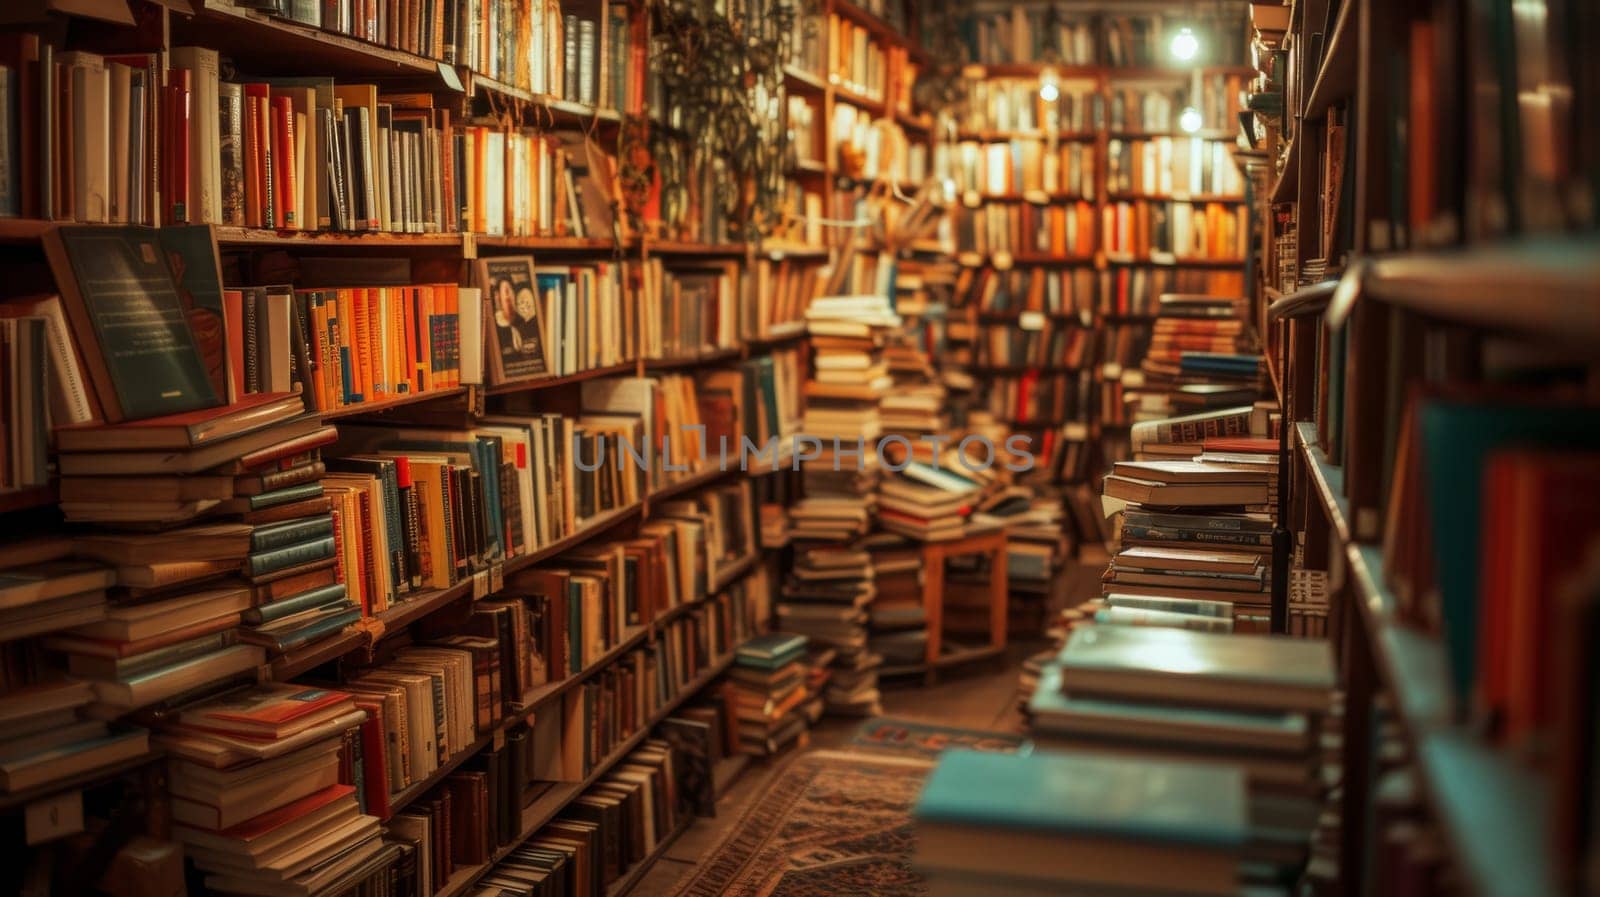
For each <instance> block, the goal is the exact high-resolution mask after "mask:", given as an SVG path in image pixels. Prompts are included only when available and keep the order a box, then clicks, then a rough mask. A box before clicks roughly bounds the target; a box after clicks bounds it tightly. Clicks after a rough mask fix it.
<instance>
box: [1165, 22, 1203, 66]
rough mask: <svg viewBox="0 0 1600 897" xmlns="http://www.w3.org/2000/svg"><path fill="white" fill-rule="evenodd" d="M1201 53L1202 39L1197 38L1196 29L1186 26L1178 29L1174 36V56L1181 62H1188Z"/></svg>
mask: <svg viewBox="0 0 1600 897" xmlns="http://www.w3.org/2000/svg"><path fill="white" fill-rule="evenodd" d="M1199 52H1200V38H1198V37H1196V36H1195V33H1194V29H1192V28H1190V27H1188V26H1187V25H1185V26H1184V27H1183V28H1180V29H1178V33H1177V34H1174V35H1173V36H1172V56H1173V58H1174V59H1177V60H1179V61H1180V62H1188V61H1189V60H1191V59H1193V58H1194V57H1195V54H1197V53H1199Z"/></svg>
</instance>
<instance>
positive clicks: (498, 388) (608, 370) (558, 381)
mask: <svg viewBox="0 0 1600 897" xmlns="http://www.w3.org/2000/svg"><path fill="white" fill-rule="evenodd" d="M635 370H637V368H636V367H635V365H634V363H633V362H631V361H625V362H623V363H622V364H614V365H610V366H609V367H603V368H590V369H589V370H587V371H579V372H578V373H576V374H568V375H566V376H565V377H547V378H545V379H543V380H529V381H526V382H523V383H499V384H496V385H494V386H490V387H488V388H487V389H485V390H484V392H485V393H486V394H488V395H491V396H503V395H510V394H511V393H520V392H539V391H541V390H546V389H555V388H557V387H561V386H570V385H572V384H574V383H582V382H583V381H585V380H595V379H598V378H600V377H628V376H632V375H633V373H634V371H635Z"/></svg>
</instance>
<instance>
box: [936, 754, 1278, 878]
mask: <svg viewBox="0 0 1600 897" xmlns="http://www.w3.org/2000/svg"><path fill="white" fill-rule="evenodd" d="M913 817H914V825H915V828H916V851H915V853H914V854H913V856H912V866H913V868H915V869H916V870H917V871H918V872H919V873H921V874H922V876H923V877H924V878H926V879H927V880H928V883H929V886H930V890H931V891H932V893H935V894H948V895H958V897H968V895H970V897H979V895H989V894H1000V893H1004V894H1017V895H1025V897H1045V895H1050V894H1111V893H1116V894H1129V895H1132V894H1184V895H1195V897H1199V895H1216V897H1223V895H1234V894H1238V893H1239V892H1240V891H1239V886H1240V880H1239V879H1240V877H1239V865H1240V862H1239V861H1240V856H1241V850H1242V848H1244V846H1245V844H1246V842H1247V839H1248V836H1249V828H1248V812H1247V806H1246V800H1245V783H1244V776H1243V775H1242V774H1241V773H1240V772H1239V770H1238V769H1237V768H1234V767H1230V766H1226V765H1222V764H1214V765H1212V764H1198V763H1184V762H1162V761H1155V760H1147V759H1143V758H1130V757H1124V756H1121V755H1118V754H1113V753H1090V752H1071V753H1058V752H1052V751H1034V752H1031V753H1018V754H1012V753H984V752H978V751H965V750H951V751H946V752H944V753H943V754H941V755H940V757H939V763H938V766H936V767H935V768H934V770H933V774H932V775H930V776H929V777H928V782H927V784H926V785H925V786H924V787H923V789H922V794H921V796H920V797H919V798H918V800H917V806H916V809H915V810H914V811H913Z"/></svg>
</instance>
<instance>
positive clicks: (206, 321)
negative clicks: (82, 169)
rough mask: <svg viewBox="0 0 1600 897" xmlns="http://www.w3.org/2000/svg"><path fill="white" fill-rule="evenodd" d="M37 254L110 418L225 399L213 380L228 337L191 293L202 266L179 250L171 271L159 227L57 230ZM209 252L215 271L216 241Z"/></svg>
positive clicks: (162, 412)
mask: <svg viewBox="0 0 1600 897" xmlns="http://www.w3.org/2000/svg"><path fill="white" fill-rule="evenodd" d="M44 249H45V255H46V257H48V258H49V260H50V268H51V271H52V272H53V273H54V275H55V280H56V285H57V287H58V288H59V289H60V291H61V300H62V306H63V308H64V309H65V310H66V313H67V320H68V321H69V322H71V324H72V331H73V338H74V340H75V341H76V342H77V344H78V347H79V349H80V350H81V351H82V353H83V356H84V363H85V365H86V366H87V367H88V369H89V376H90V380H91V382H92V383H93V384H94V389H95V394H96V395H97V396H98V397H99V398H100V404H101V408H102V411H103V413H104V414H105V416H106V419H107V420H108V421H109V422H112V423H117V422H119V421H123V420H141V419H143V418H148V417H159V416H161V415H166V414H181V413H183V412H187V411H197V410H200V409H203V408H214V407H216V406H217V405H220V404H222V403H223V402H224V401H225V400H226V398H227V397H226V394H220V395H219V394H218V392H217V389H216V387H215V386H214V385H213V381H212V377H211V373H212V370H213V369H214V368H216V367H217V366H218V365H219V364H221V365H224V366H225V364H226V354H225V353H226V343H227V338H226V335H225V334H226V331H225V328H224V327H223V323H222V320H221V318H220V316H219V315H217V314H216V313H215V311H214V310H213V309H212V308H211V307H209V306H208V305H207V303H206V302H205V301H201V300H203V299H204V298H205V297H204V296H199V295H197V294H196V293H195V292H194V291H193V290H194V289H195V288H196V287H198V286H199V284H200V282H203V281H207V278H205V277H202V276H199V273H200V272H199V270H198V269H200V268H202V267H203V263H204V261H205V260H203V259H199V258H193V257H191V253H190V252H188V251H187V250H184V251H178V252H176V253H175V254H176V255H177V257H179V258H181V259H183V260H184V262H183V272H182V273H175V272H174V270H173V268H172V267H171V264H172V263H171V261H170V260H169V252H168V249H167V248H166V246H165V245H164V240H163V238H162V235H161V233H160V231H158V230H156V229H154V228H148V227H134V226H128V227H105V226H94V227H86V226H66V227H57V228H54V229H52V230H50V231H48V232H47V233H46V234H45V236H44ZM211 251H212V255H213V257H212V259H211V260H210V264H211V265H212V266H213V267H214V266H215V264H216V262H215V258H214V256H215V246H214V244H212V250H211ZM191 270H194V273H195V276H194V277H191V273H190V272H191ZM202 292H203V291H202ZM219 305H220V303H219Z"/></svg>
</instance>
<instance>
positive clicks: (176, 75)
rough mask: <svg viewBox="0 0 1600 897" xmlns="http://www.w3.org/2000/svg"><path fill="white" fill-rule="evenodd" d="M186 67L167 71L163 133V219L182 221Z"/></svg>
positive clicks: (186, 176) (186, 166)
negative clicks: (164, 209) (164, 207)
mask: <svg viewBox="0 0 1600 897" xmlns="http://www.w3.org/2000/svg"><path fill="white" fill-rule="evenodd" d="M189 79H190V72H189V70H188V69H170V70H168V72H167V87H166V91H165V93H166V96H165V99H166V102H165V103H164V104H163V106H164V108H163V110H162V111H164V112H165V113H166V114H167V118H166V127H165V128H164V129H163V133H162V138H163V140H162V143H163V144H164V146H163V147H162V152H163V154H164V155H165V156H166V159H167V165H166V175H167V176H166V183H165V184H164V185H163V188H164V189H163V192H164V194H165V196H166V198H167V202H166V213H167V218H166V221H167V222H170V223H172V224H183V223H185V222H187V221H188V220H189V217H190V216H189V99H190V96H191V95H192V88H191V87H190V83H189Z"/></svg>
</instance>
